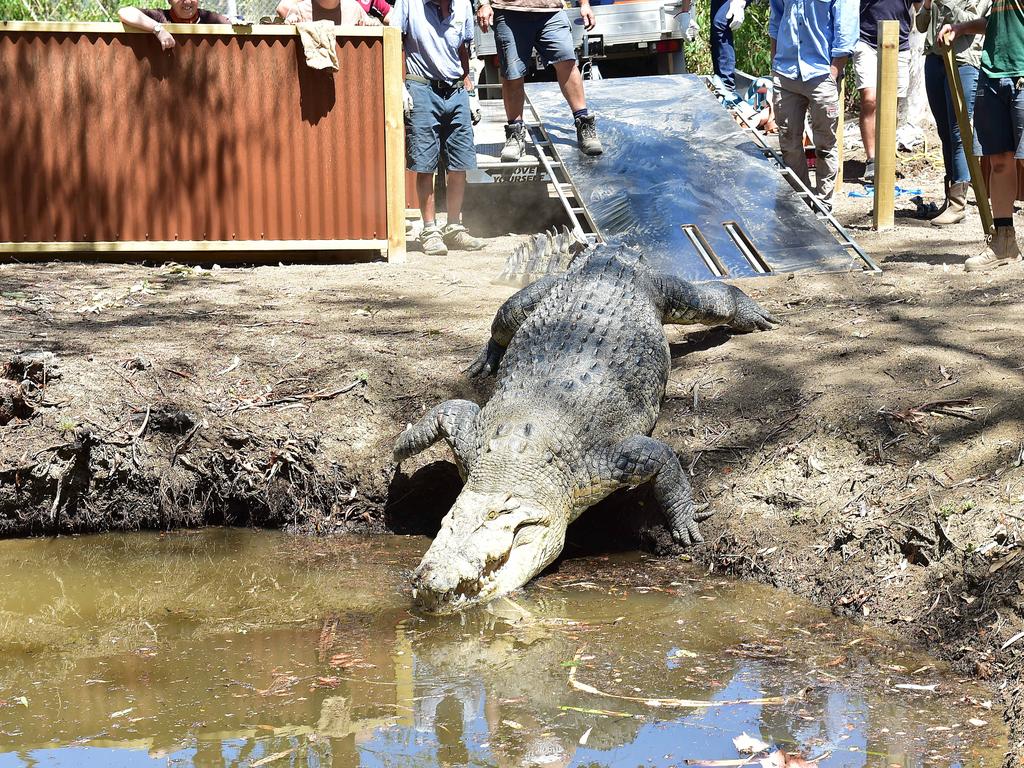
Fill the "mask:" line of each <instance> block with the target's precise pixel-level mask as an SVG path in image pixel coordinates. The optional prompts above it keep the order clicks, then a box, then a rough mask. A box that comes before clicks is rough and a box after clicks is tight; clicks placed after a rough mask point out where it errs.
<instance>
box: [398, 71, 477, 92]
mask: <svg viewBox="0 0 1024 768" xmlns="http://www.w3.org/2000/svg"><path fill="white" fill-rule="evenodd" d="M405 79H406V80H408V81H409V82H411V83H422V84H423V85H429V86H430V87H431V88H433V89H434V90H435V91H440V90H445V91H457V90H459V89H460V88H465V87H466V84H465V83H464V82H462V78H461V77H457V78H455V79H454V80H429V79H427V78H425V77H420V76H419V75H406V76H405Z"/></svg>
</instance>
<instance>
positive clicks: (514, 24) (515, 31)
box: [494, 9, 576, 80]
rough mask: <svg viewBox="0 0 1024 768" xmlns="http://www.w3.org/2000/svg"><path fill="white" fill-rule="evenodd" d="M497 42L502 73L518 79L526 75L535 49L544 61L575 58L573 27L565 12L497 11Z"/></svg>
mask: <svg viewBox="0 0 1024 768" xmlns="http://www.w3.org/2000/svg"><path fill="white" fill-rule="evenodd" d="M494 41H495V43H496V44H497V46H498V60H499V62H500V63H501V76H502V77H503V78H505V79H506V80H519V79H520V78H522V77H525V76H526V70H527V69H528V68H529V66H528V65H529V63H530V57H531V56H533V49H534V48H536V49H537V52H538V53H539V54H540V57H541V58H542V59H543V60H544V64H545V65H547V64H557V63H558V62H560V61H569V60H570V59H572V60H574V61H575V59H576V49H575V46H574V45H573V40H572V27H570V26H569V17H568V16H566V15H565V11H553V12H551V13H547V12H544V11H508V10H498V9H495V11H494Z"/></svg>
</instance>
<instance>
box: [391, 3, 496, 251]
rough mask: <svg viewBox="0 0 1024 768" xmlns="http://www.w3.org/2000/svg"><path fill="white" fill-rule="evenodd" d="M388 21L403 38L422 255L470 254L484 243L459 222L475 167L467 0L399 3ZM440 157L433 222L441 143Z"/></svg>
mask: <svg viewBox="0 0 1024 768" xmlns="http://www.w3.org/2000/svg"><path fill="white" fill-rule="evenodd" d="M391 16H392V19H391V25H392V26H395V27H398V28H399V29H400V30H402V33H403V35H404V42H405V71H406V75H405V88H406V104H405V150H406V160H407V167H408V168H409V170H410V171H414V172H415V173H416V196H417V197H418V198H419V204H420V213H421V214H422V216H423V232H422V234H421V235H420V242H421V244H422V245H423V251H424V253H427V254H430V255H443V254H446V253H448V249H452V250H462V251H476V250H479V249H480V248H483V246H484V244H483V241H482V240H480V239H479V238H476V237H472V236H471V235H470V234H469V233H468V232H467V231H466V228H465V227H464V226H462V201H463V198H464V196H465V193H466V171H468V170H471V169H473V168H476V142H475V141H474V140H473V123H472V117H471V115H470V107H469V91H471V90H472V88H473V81H472V80H471V79H470V77H469V45H470V43H471V42H472V41H473V7H472V5H470V0H398V2H397V3H396V5H395V8H394V10H393V11H392V12H391ZM442 145H443V147H444V156H445V159H446V161H447V182H448V184H447V189H448V195H447V198H448V221H447V224H446V225H445V227H444V229H441V228H440V227H439V226H438V224H437V222H436V221H435V217H436V209H435V201H434V172H435V171H437V170H438V166H439V163H440V159H441V148H442Z"/></svg>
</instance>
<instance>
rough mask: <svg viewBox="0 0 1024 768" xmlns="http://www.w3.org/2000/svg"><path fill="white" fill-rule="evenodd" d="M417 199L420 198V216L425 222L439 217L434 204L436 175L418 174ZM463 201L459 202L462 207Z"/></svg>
mask: <svg viewBox="0 0 1024 768" xmlns="http://www.w3.org/2000/svg"><path fill="white" fill-rule="evenodd" d="M416 197H417V198H419V203H420V215H421V216H422V217H423V221H433V220H434V217H435V216H436V215H437V211H436V210H435V202H434V174H432V173H417V174H416ZM461 203H462V201H461V200H460V201H459V204H460V205H461Z"/></svg>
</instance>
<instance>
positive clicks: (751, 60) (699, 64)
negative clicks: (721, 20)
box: [686, 0, 772, 76]
mask: <svg viewBox="0 0 1024 768" xmlns="http://www.w3.org/2000/svg"><path fill="white" fill-rule="evenodd" d="M693 13H694V14H695V15H694V18H695V19H696V20H697V24H698V25H699V26H700V34H699V35H698V36H697V39H696V40H694V41H693V42H692V43H686V66H687V69H689V70H690V71H691V72H695V73H697V74H700V75H708V74H711V72H712V66H711V0H694V4H693ZM733 40H734V42H735V44H736V68H737V69H740V70H743V71H744V72H746V73H748V74H751V75H760V76H764V75H768V74H769V73H770V72H771V66H772V65H771V58H772V57H771V40H770V39H769V38H768V4H767V3H766V2H765V3H760V2H757V3H752V4H751V5H748V6H747V15H746V18H745V20H744V22H743V26H741V27H740V28H739V29H738V30H736V31H735V32H734V33H733Z"/></svg>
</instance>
